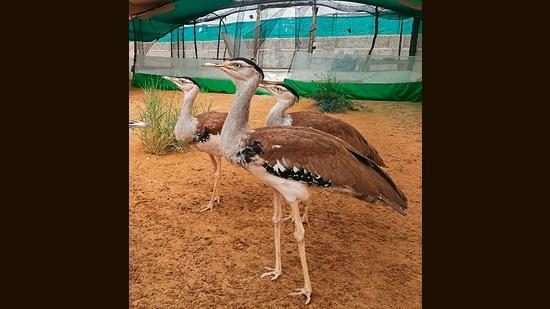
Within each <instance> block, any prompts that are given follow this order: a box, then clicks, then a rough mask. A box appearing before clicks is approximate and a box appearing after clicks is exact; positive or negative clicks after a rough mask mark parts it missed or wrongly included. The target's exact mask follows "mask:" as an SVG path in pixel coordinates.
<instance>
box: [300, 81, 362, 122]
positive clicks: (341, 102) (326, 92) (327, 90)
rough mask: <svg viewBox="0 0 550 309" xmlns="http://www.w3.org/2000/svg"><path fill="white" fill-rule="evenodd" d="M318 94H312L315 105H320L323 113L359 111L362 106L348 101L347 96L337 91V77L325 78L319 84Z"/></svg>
mask: <svg viewBox="0 0 550 309" xmlns="http://www.w3.org/2000/svg"><path fill="white" fill-rule="evenodd" d="M317 89H318V92H317V93H314V94H311V95H310V96H309V97H311V98H312V99H313V100H314V104H315V105H319V106H320V109H319V111H320V112H321V113H332V114H335V113H344V112H346V111H348V110H358V109H359V108H360V107H361V106H360V104H358V103H355V102H353V101H352V100H349V99H346V94H345V93H341V92H340V91H338V89H337V85H336V77H334V76H331V75H326V76H323V78H322V81H321V82H320V83H318V84H317Z"/></svg>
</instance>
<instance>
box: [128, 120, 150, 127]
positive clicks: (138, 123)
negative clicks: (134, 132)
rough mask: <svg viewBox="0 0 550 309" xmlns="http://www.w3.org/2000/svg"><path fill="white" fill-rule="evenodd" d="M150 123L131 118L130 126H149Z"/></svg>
mask: <svg viewBox="0 0 550 309" xmlns="http://www.w3.org/2000/svg"><path fill="white" fill-rule="evenodd" d="M147 127H149V124H148V123H147V122H143V121H137V120H130V128H147Z"/></svg>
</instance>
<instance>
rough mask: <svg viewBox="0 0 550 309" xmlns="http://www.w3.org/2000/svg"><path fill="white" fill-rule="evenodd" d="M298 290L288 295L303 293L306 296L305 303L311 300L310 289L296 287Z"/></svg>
mask: <svg viewBox="0 0 550 309" xmlns="http://www.w3.org/2000/svg"><path fill="white" fill-rule="evenodd" d="M296 290H297V291H299V292H292V293H289V294H288V295H304V296H305V297H306V305H307V304H309V301H310V300H311V291H308V290H306V289H305V288H301V289H296Z"/></svg>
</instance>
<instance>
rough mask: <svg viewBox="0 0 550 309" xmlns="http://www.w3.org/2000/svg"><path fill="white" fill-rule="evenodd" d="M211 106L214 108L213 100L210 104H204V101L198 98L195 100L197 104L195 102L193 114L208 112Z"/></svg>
mask: <svg viewBox="0 0 550 309" xmlns="http://www.w3.org/2000/svg"><path fill="white" fill-rule="evenodd" d="M210 108H212V100H211V101H210V103H208V105H206V104H203V103H202V101H200V100H198V101H196V102H195V104H193V110H192V111H191V114H192V115H193V116H195V115H196V114H200V113H206V112H208V111H210Z"/></svg>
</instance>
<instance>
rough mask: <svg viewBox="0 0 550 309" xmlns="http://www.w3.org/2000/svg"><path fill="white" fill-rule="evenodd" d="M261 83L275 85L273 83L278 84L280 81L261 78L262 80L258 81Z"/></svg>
mask: <svg viewBox="0 0 550 309" xmlns="http://www.w3.org/2000/svg"><path fill="white" fill-rule="evenodd" d="M260 83H261V84H264V85H275V84H279V83H281V82H280V81H279V82H278V81H276V80H267V79H262V81H261V82H260Z"/></svg>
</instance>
